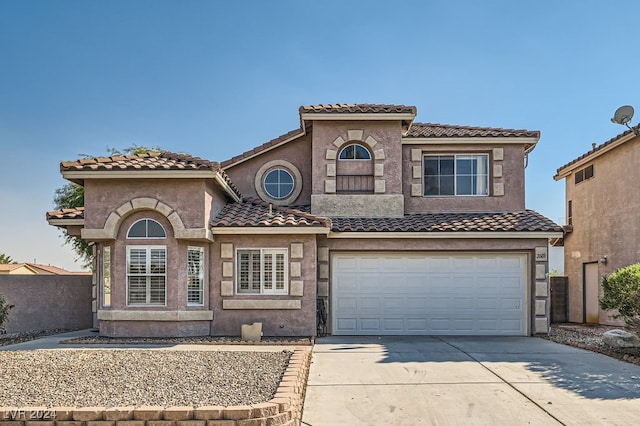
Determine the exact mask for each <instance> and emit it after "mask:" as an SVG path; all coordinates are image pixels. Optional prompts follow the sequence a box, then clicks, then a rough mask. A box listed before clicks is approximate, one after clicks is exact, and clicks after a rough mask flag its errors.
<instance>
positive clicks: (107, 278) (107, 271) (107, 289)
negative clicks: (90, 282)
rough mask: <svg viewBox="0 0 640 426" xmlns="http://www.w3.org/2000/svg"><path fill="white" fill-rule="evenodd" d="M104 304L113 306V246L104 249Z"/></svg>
mask: <svg viewBox="0 0 640 426" xmlns="http://www.w3.org/2000/svg"><path fill="white" fill-rule="evenodd" d="M102 306H105V307H106V306H111V247H109V246H106V247H104V248H103V249H102Z"/></svg>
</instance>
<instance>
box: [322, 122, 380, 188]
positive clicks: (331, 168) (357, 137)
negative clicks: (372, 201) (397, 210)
mask: <svg viewBox="0 0 640 426" xmlns="http://www.w3.org/2000/svg"><path fill="white" fill-rule="evenodd" d="M351 144H357V145H362V146H364V147H365V148H367V149H368V150H369V152H370V153H373V158H372V160H373V161H374V176H375V177H376V178H380V179H375V181H374V193H375V194H384V193H385V192H386V185H385V183H386V182H385V180H384V179H382V178H383V177H384V160H385V158H386V157H385V153H384V148H380V149H375V146H376V145H377V144H378V141H377V140H376V139H375V138H374V137H373V136H371V135H369V136H367V137H366V139H365V138H364V130H358V129H350V130H347V139H346V140H345V139H344V138H343V137H342V136H338V137H337V138H336V139H334V141H333V145H334V146H335V148H336V149H332V147H329V148H327V150H326V153H325V161H326V167H325V170H326V173H325V181H324V192H325V193H327V194H334V193H335V192H336V180H335V175H336V173H335V171H336V163H335V162H336V161H338V160H337V158H338V152H339V151H342V149H343V147H346V146H348V145H351ZM340 161H345V160H340ZM346 161H349V160H346ZM354 161H371V160H354Z"/></svg>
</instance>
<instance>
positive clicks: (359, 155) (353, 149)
mask: <svg viewBox="0 0 640 426" xmlns="http://www.w3.org/2000/svg"><path fill="white" fill-rule="evenodd" d="M338 158H339V159H340V160H371V154H369V151H368V150H367V148H365V147H364V146H362V145H358V144H352V145H347V146H346V147H344V148H343V149H342V151H340V155H339V156H338Z"/></svg>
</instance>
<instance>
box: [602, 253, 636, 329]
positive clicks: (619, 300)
mask: <svg viewBox="0 0 640 426" xmlns="http://www.w3.org/2000/svg"><path fill="white" fill-rule="evenodd" d="M602 288H603V291H604V296H603V297H602V299H600V307H601V308H602V309H606V310H611V309H617V310H618V313H617V314H614V318H622V319H623V320H624V322H625V327H626V328H627V329H628V330H629V331H631V332H632V333H635V334H637V335H640V263H636V264H634V265H630V266H627V267H625V268H621V269H618V270H617V271H615V272H613V273H612V274H610V275H608V276H604V277H603V278H602Z"/></svg>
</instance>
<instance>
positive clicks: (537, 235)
mask: <svg viewBox="0 0 640 426" xmlns="http://www.w3.org/2000/svg"><path fill="white" fill-rule="evenodd" d="M562 236H563V233H562V232H535V231H534V232H333V231H332V232H330V233H329V236H328V238H349V239H417V238H419V239H487V238H489V239H548V238H560V237H562Z"/></svg>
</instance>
